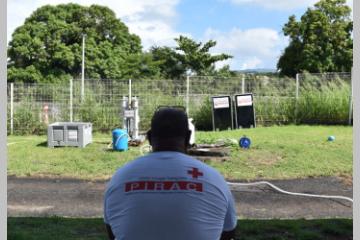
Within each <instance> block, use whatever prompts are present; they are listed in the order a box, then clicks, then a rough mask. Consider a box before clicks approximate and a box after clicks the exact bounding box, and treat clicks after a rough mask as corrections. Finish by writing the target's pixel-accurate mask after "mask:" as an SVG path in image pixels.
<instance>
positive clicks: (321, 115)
mask: <svg viewBox="0 0 360 240" xmlns="http://www.w3.org/2000/svg"><path fill="white" fill-rule="evenodd" d="M84 83H85V84H84V96H81V88H82V84H81V80H80V79H75V80H69V82H68V83H64V84H61V85H60V84H23V83H9V84H8V132H9V133H13V134H41V133H45V132H46V126H47V124H49V123H52V122H56V121H85V122H92V123H93V128H94V130H95V131H109V130H112V129H114V128H117V127H121V126H122V121H123V116H122V113H123V111H122V100H123V97H127V96H128V95H129V80H91V79H85V81H84ZM131 83H132V84H131V93H132V96H136V97H137V98H138V99H139V114H140V130H142V131H144V130H146V129H148V127H149V124H150V118H151V116H152V114H153V112H154V110H155V109H156V108H157V107H158V106H164V105H167V106H174V105H181V106H184V107H188V113H189V116H190V117H192V118H194V122H195V125H196V127H197V128H198V129H202V130H211V129H212V120H211V104H210V96H217V95H235V94H239V93H253V94H254V105H255V113H256V121H257V124H258V125H268V124H287V123H324V124H329V123H330V124H334V123H342V124H343V123H347V122H348V119H349V116H350V117H351V111H352V110H351V108H350V107H349V106H351V105H352V103H351V84H350V83H351V75H350V74H349V73H341V74H334V73H333V74H322V75H319V74H301V75H300V74H299V75H298V76H297V78H296V79H294V78H284V77H282V78H280V77H278V76H273V75H269V76H265V75H256V74H244V75H242V76H239V77H234V78H219V77H212V76H207V77H188V78H183V79H177V80H172V79H161V80H158V79H152V80H150V79H149V80H137V79H133V80H132V81H131ZM310 93H311V94H310ZM326 101H327V102H326ZM324 103H326V104H324ZM309 109H311V111H310V110H309ZM310 113H311V114H310Z"/></svg>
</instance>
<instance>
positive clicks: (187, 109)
mask: <svg viewBox="0 0 360 240" xmlns="http://www.w3.org/2000/svg"><path fill="white" fill-rule="evenodd" d="M189 92H190V76H186V114H187V115H188V116H189Z"/></svg>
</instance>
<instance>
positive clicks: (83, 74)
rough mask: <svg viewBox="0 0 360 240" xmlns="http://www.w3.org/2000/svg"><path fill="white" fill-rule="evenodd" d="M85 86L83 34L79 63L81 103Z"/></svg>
mask: <svg viewBox="0 0 360 240" xmlns="http://www.w3.org/2000/svg"><path fill="white" fill-rule="evenodd" d="M84 84H85V34H83V35H82V63H81V101H84V95H85V90H84Z"/></svg>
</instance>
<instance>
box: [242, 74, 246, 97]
mask: <svg viewBox="0 0 360 240" xmlns="http://www.w3.org/2000/svg"><path fill="white" fill-rule="evenodd" d="M241 93H242V94H244V93H245V74H243V75H242V78H241Z"/></svg>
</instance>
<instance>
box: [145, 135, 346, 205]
mask: <svg viewBox="0 0 360 240" xmlns="http://www.w3.org/2000/svg"><path fill="white" fill-rule="evenodd" d="M229 140H231V142H232V141H233V140H232V139H229ZM234 143H235V142H234ZM145 148H148V150H147V151H146V150H145ZM150 148H151V146H150V145H148V144H147V145H144V146H141V147H140V152H141V155H144V150H145V151H146V152H150V151H151V149H150ZM227 184H228V185H229V186H258V185H267V186H270V187H272V188H273V189H275V190H276V191H278V192H281V193H283V194H288V195H293V196H302V197H313V198H325V199H341V200H346V201H349V202H351V203H353V199H352V198H349V197H344V196H336V195H335V196H333V195H318V194H307V193H296V192H289V191H285V190H283V189H281V188H279V187H277V186H275V185H274V184H272V183H270V182H267V181H260V182H253V183H235V182H227Z"/></svg>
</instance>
